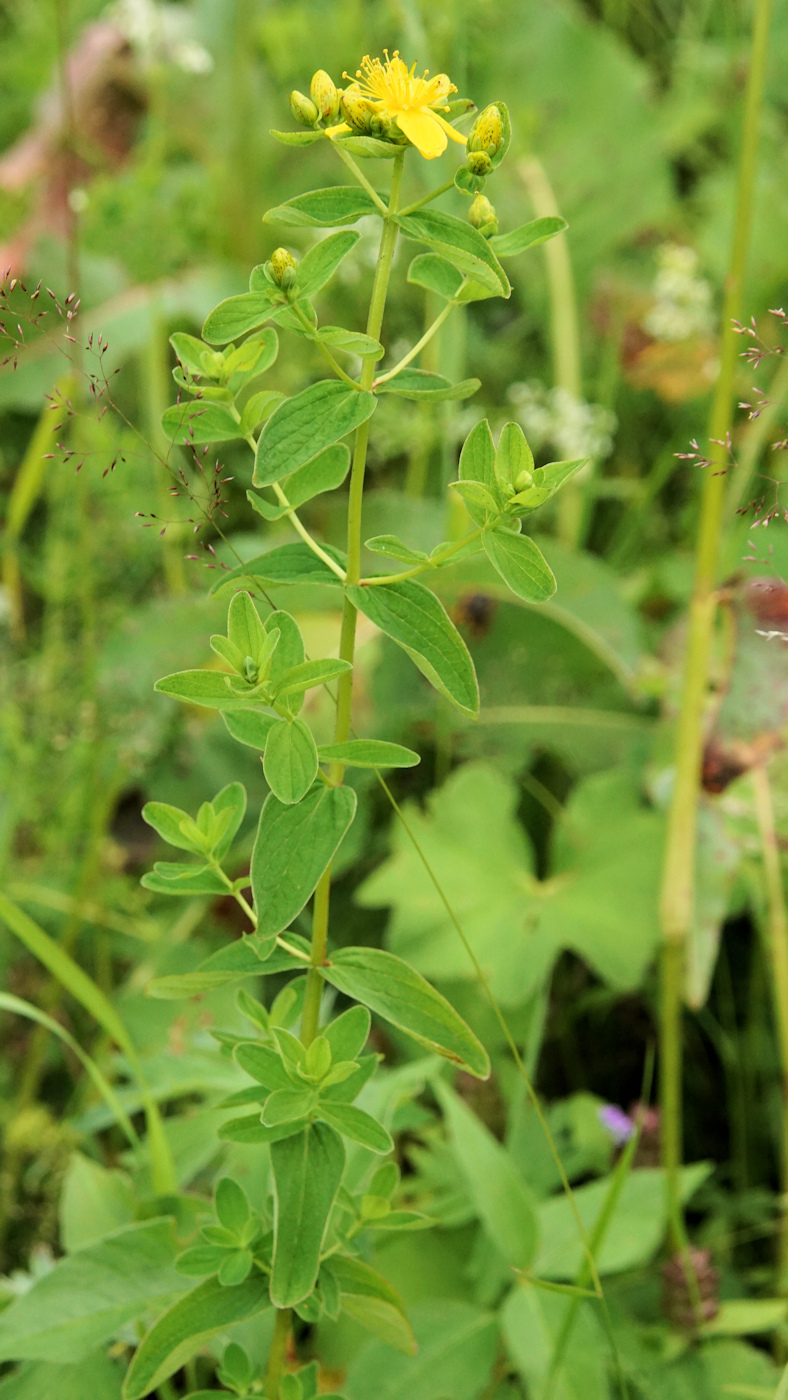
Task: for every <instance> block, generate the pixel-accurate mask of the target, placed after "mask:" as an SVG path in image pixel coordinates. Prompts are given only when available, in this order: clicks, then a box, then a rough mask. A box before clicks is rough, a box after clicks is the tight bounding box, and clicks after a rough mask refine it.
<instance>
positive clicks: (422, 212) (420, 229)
mask: <svg viewBox="0 0 788 1400" xmlns="http://www.w3.org/2000/svg"><path fill="white" fill-rule="evenodd" d="M397 223H398V224H399V226H400V228H401V229H402V231H403V233H404V234H405V235H406V236H407V237H408V238H414V239H415V240H416V242H417V243H426V244H427V245H428V246H429V247H431V248H432V249H434V251H435V252H436V253H438V254H439V255H440V256H441V257H443V258H446V260H447V261H448V262H450V263H451V264H452V265H453V266H454V267H456V268H459V270H460V272H464V273H465V274H466V276H468V277H473V278H474V279H475V281H477V282H480V283H481V284H482V286H483V287H486V288H487V289H488V290H489V291H491V292H494V293H496V294H497V295H498V296H503V297H508V296H510V295H511V290H512V289H511V287H510V286H509V279H508V278H507V276H506V273H505V272H504V270H503V268H502V267H501V264H500V263H499V261H498V259H497V258H496V256H495V253H494V252H493V251H492V249H491V247H490V245H489V243H488V242H487V239H486V238H484V237H483V236H482V234H480V233H479V230H478V229H475V228H474V227H473V225H472V224H468V223H465V222H464V221H463V220H462V219H456V218H455V217H454V215H453V214H443V213H439V212H438V210H437V209H417V210H416V211H415V212H414V213H413V214H405V215H404V216H401V217H400V218H398V220H397Z"/></svg>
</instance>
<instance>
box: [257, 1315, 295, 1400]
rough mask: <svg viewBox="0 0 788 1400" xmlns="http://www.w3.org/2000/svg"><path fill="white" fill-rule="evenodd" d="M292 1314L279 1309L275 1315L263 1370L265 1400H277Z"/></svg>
mask: <svg viewBox="0 0 788 1400" xmlns="http://www.w3.org/2000/svg"><path fill="white" fill-rule="evenodd" d="M291 1318H292V1313H291V1311H290V1309H289V1308H280V1309H279V1311H278V1312H277V1314H276V1321H275V1323H274V1335H273V1337H272V1338H271V1346H270V1349H269V1352H268V1364H267V1366H266V1368H265V1390H264V1392H263V1393H264V1395H265V1397H266V1400H278V1397H279V1382H280V1381H281V1379H282V1373H283V1372H284V1368H285V1361H286V1360H287V1339H288V1337H289V1336H290V1321H291Z"/></svg>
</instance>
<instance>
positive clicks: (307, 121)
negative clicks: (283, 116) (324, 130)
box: [290, 88, 320, 126]
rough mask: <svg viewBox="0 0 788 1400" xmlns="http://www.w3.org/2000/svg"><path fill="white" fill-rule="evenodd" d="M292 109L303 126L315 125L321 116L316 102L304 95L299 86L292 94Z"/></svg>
mask: <svg viewBox="0 0 788 1400" xmlns="http://www.w3.org/2000/svg"><path fill="white" fill-rule="evenodd" d="M290 111H291V112H292V113H293V116H294V117H295V119H296V121H297V122H300V123H301V125H302V126H314V125H315V122H316V121H317V119H318V117H319V116H320V113H319V112H318V110H317V107H316V106H315V104H314V102H312V101H311V100H310V98H308V97H304V94H303V93H302V92H299V91H298V89H297V88H294V89H293V91H292V92H291V94H290Z"/></svg>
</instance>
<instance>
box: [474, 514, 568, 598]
mask: <svg viewBox="0 0 788 1400" xmlns="http://www.w3.org/2000/svg"><path fill="white" fill-rule="evenodd" d="M482 544H483V545H484V550H485V553H486V555H487V558H488V559H489V560H490V563H491V564H493V565H494V566H495V568H496V569H497V570H498V573H499V574H500V575H501V578H502V579H503V580H504V582H505V583H507V584H508V585H509V587H510V588H511V590H512V592H513V593H514V594H516V595H517V597H518V598H522V599H523V600H524V601H525V602H526V603H544V602H546V601H547V599H548V598H552V596H553V594H554V593H555V590H556V581H555V575H554V574H553V571H552V569H551V568H550V565H549V564H548V563H547V560H546V559H545V557H544V555H543V554H542V551H541V550H540V549H539V547H538V545H536V544H534V542H533V540H532V539H530V537H529V536H528V535H512V534H510V532H509V531H508V530H485V532H484V534H483V535H482Z"/></svg>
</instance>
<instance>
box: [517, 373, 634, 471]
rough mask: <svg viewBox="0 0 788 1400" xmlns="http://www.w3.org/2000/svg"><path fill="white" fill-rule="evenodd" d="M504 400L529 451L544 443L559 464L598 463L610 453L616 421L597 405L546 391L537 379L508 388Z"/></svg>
mask: <svg viewBox="0 0 788 1400" xmlns="http://www.w3.org/2000/svg"><path fill="white" fill-rule="evenodd" d="M508 398H509V401H510V403H512V404H513V405H514V410H515V415H516V417H517V419H518V421H519V423H520V426H521V427H522V429H523V431H524V433H525V435H526V437H527V438H528V441H529V443H530V445H531V447H532V449H535V450H537V451H538V449H539V448H540V447H542V446H543V445H544V444H545V443H548V444H549V445H550V446H551V447H552V448H553V450H554V451H555V452H557V454H558V460H560V461H562V462H569V461H575V460H576V459H577V458H578V457H590V458H592V459H593V460H594V461H596V462H600V461H602V459H603V458H605V457H608V456H609V455H610V453H611V451H612V450H613V434H614V433H615V431H616V428H617V427H618V419H617V418H616V415H615V413H613V412H611V410H610V409H609V408H603V407H602V405H601V404H597V403H586V402H585V401H584V400H583V399H578V398H576V397H575V395H574V394H570V392H569V390H568V389H560V388H559V389H548V388H547V387H546V385H544V384H542V383H541V382H540V381H539V380H538V379H529V380H528V382H527V384H512V385H511V387H510V389H509V393H508Z"/></svg>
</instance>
